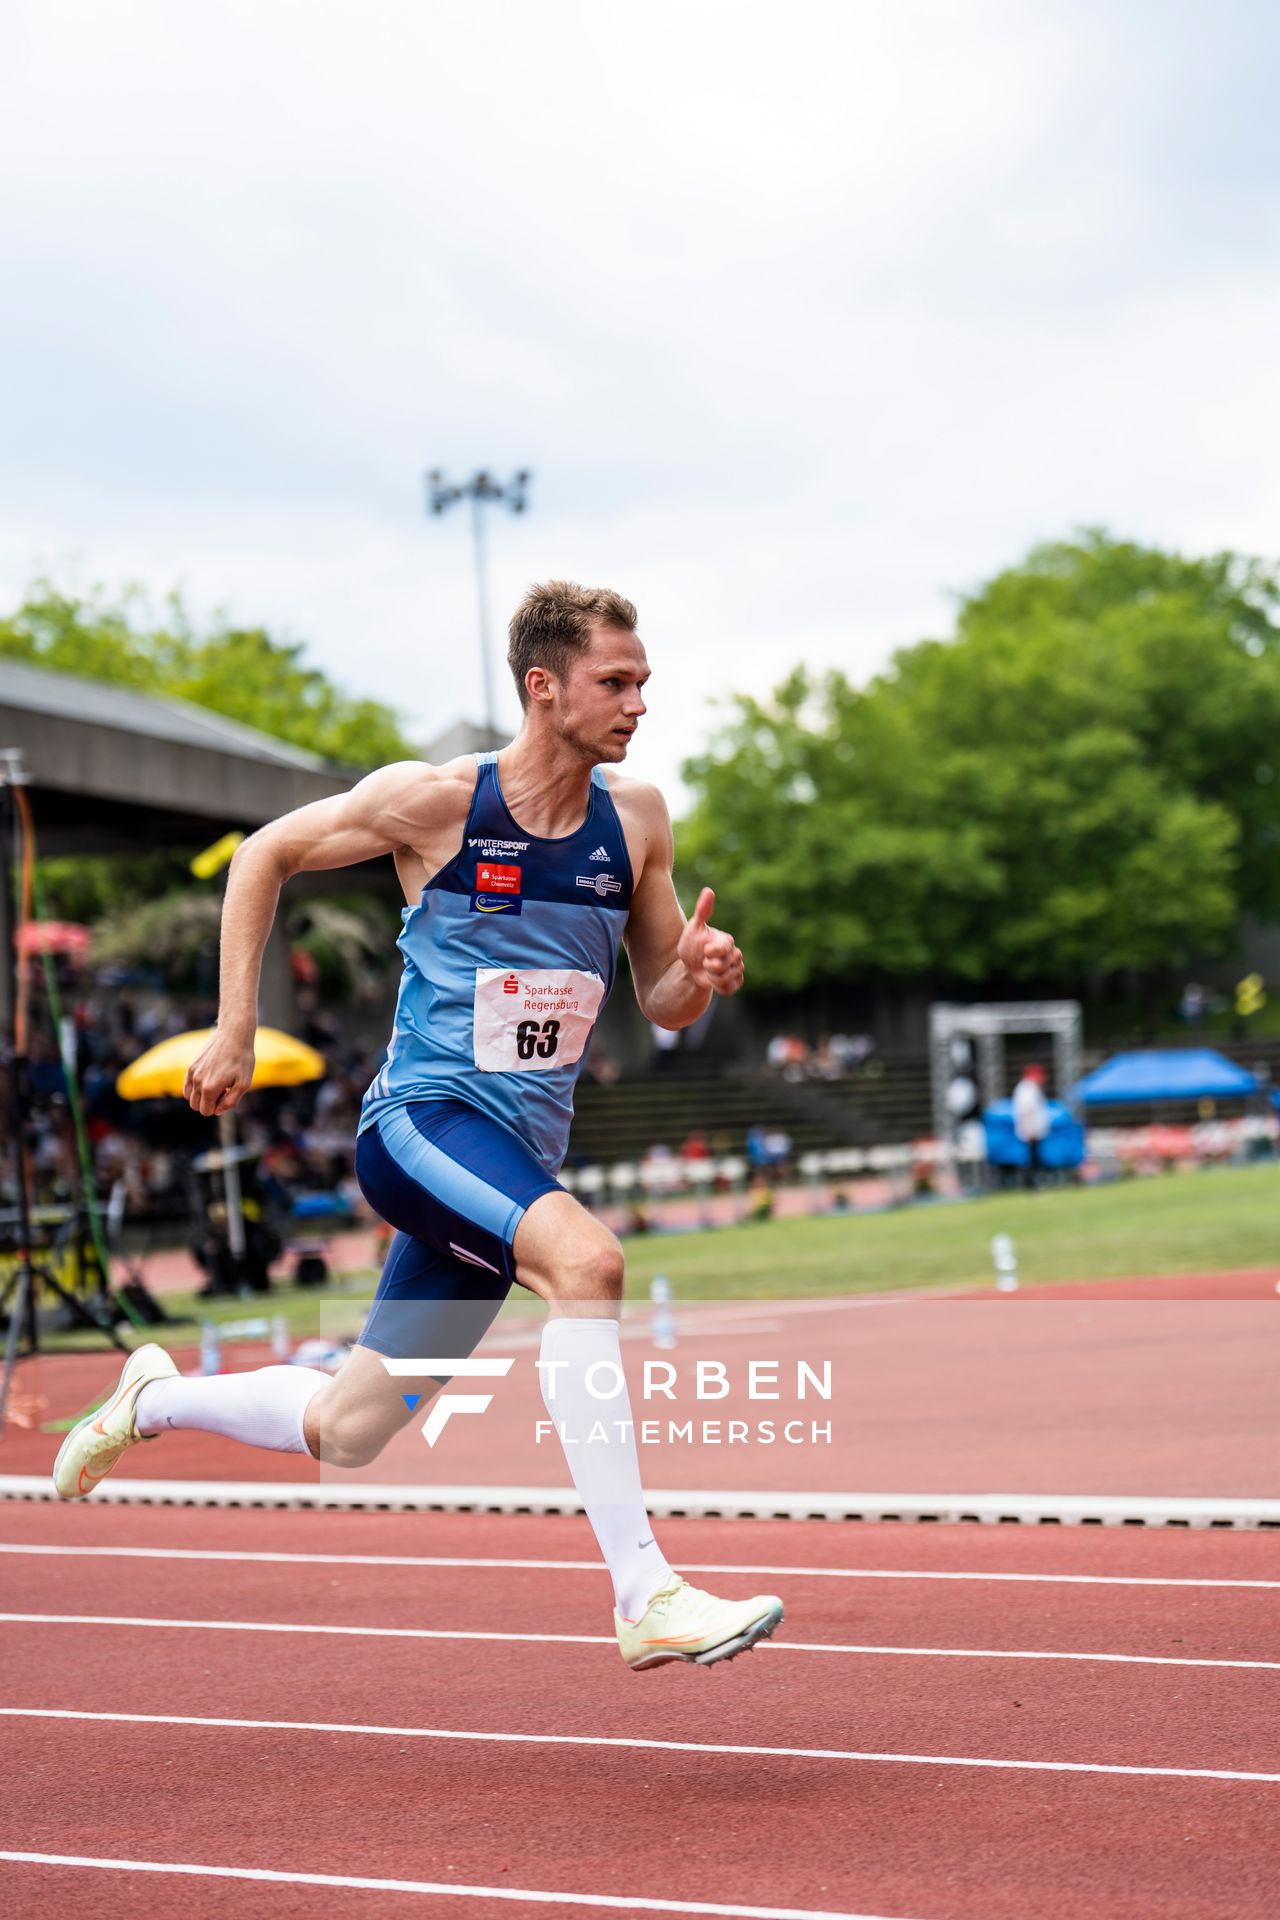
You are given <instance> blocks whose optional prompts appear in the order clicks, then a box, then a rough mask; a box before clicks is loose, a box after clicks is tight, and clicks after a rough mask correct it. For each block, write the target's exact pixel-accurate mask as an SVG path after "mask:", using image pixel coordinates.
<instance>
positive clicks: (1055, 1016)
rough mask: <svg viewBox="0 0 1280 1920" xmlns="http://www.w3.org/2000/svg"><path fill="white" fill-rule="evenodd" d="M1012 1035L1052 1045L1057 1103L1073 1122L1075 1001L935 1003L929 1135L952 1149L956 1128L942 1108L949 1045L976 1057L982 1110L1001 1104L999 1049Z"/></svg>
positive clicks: (1077, 1039) (1077, 1037)
mask: <svg viewBox="0 0 1280 1920" xmlns="http://www.w3.org/2000/svg"><path fill="white" fill-rule="evenodd" d="M1011 1033H1045V1034H1049V1035H1051V1036H1052V1039H1053V1077H1054V1083H1055V1086H1056V1088H1057V1094H1058V1098H1059V1099H1060V1100H1063V1101H1065V1102H1066V1104H1067V1106H1068V1107H1070V1109H1071V1111H1072V1113H1073V1114H1075V1116H1076V1118H1077V1119H1078V1118H1079V1105H1078V1102H1077V1100H1076V1091H1075V1090H1076V1087H1077V1085H1078V1083H1079V1080H1080V1050H1081V1038H1082V1025H1081V1018H1080V1002H1079V1001H1078V1000H989V1001H986V1002H984V1003H979V1004H978V1005H976V1006H971V1007H960V1006H952V1005H950V1004H949V1003H948V1002H946V1001H939V1002H938V1003H937V1004H936V1005H934V1006H932V1007H930V1009H929V1074H930V1081H931V1085H932V1089H933V1130H934V1133H935V1134H936V1135H937V1137H938V1139H939V1140H942V1141H945V1142H946V1144H947V1145H948V1146H951V1145H954V1143H955V1138H956V1127H957V1123H956V1120H955V1117H954V1115H953V1114H952V1113H951V1110H950V1108H949V1107H948V1104H947V1087H948V1084H949V1082H950V1079H951V1075H952V1070H953V1068H952V1060H951V1043H952V1041H953V1040H959V1039H963V1040H969V1041H972V1043H973V1046H974V1049H975V1051H976V1053H977V1056H978V1089H979V1092H980V1094H981V1097H982V1105H983V1106H984V1107H988V1106H990V1105H991V1103H992V1101H993V1100H1000V1099H1003V1098H1004V1092H1005V1088H1004V1043H1005V1037H1006V1035H1008V1034H1011Z"/></svg>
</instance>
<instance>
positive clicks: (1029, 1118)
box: [1013, 1066, 1050, 1187]
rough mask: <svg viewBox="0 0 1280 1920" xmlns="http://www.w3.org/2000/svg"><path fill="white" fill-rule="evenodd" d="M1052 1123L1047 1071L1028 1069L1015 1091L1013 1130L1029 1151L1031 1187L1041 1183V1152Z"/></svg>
mask: <svg viewBox="0 0 1280 1920" xmlns="http://www.w3.org/2000/svg"><path fill="white" fill-rule="evenodd" d="M1049 1122H1050V1114H1049V1102H1048V1101H1047V1100H1046V1098H1045V1092H1044V1068H1043V1067H1038V1066H1030V1067H1027V1068H1025V1069H1024V1070H1023V1075H1022V1078H1021V1080H1019V1082H1018V1084H1017V1086H1016V1087H1015V1088H1014V1090H1013V1130H1014V1132H1015V1134H1016V1135H1017V1136H1018V1138H1019V1140H1021V1142H1022V1144H1023V1146H1024V1147H1025V1148H1026V1149H1027V1167H1026V1174H1025V1181H1026V1185H1027V1186H1028V1187H1034V1186H1037V1185H1038V1184H1039V1177H1040V1166H1041V1161H1040V1152H1041V1147H1042V1144H1043V1142H1044V1138H1045V1135H1046V1134H1047V1133H1048V1131H1049Z"/></svg>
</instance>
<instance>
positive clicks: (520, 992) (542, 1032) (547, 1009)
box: [474, 967, 604, 1073]
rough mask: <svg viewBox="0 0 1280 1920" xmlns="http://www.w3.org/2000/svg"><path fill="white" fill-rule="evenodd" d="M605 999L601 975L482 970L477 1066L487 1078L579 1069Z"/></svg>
mask: <svg viewBox="0 0 1280 1920" xmlns="http://www.w3.org/2000/svg"><path fill="white" fill-rule="evenodd" d="M603 999H604V981H603V980H602V979H601V978H600V975H599V974H598V973H580V972H578V971H577V969H576V968H574V969H570V970H568V971H565V970H563V969H561V968H556V969H554V970H550V971H547V972H541V971H538V972H521V973H514V972H512V970H511V969H510V968H509V967H477V968H476V997H475V1021H474V1034H475V1041H474V1044H475V1061H476V1065H477V1066H478V1067H479V1069H480V1071H481V1072H482V1073H547V1072H549V1071H550V1069H551V1068H552V1067H571V1066H574V1065H575V1064H576V1063H577V1062H578V1061H579V1060H580V1059H581V1058H582V1050H583V1048H584V1047H585V1046H586V1044H587V1041H588V1040H589V1039H590V1038H591V1029H592V1027H593V1026H594V1025H595V1022H596V1015H597V1014H598V1013H599V1011H600V1003H601V1001H602V1000H603Z"/></svg>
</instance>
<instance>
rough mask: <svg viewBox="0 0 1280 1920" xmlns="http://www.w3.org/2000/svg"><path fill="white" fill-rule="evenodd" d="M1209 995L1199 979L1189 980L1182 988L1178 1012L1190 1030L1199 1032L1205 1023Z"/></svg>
mask: <svg viewBox="0 0 1280 1920" xmlns="http://www.w3.org/2000/svg"><path fill="white" fill-rule="evenodd" d="M1208 1006H1209V996H1208V994H1207V993H1206V992H1205V990H1204V988H1203V987H1202V986H1201V985H1200V982H1199V981H1198V980H1188V982H1187V984H1186V986H1185V987H1184V988H1183V989H1182V999H1181V1001H1180V1002H1179V1006H1178V1012H1179V1013H1180V1014H1181V1015H1182V1018H1183V1019H1184V1020H1185V1021H1186V1023H1187V1027H1188V1029H1189V1031H1190V1032H1192V1033H1198V1032H1199V1031H1200V1028H1201V1027H1202V1026H1203V1025H1204V1016H1205V1013H1206V1012H1207V1010H1208Z"/></svg>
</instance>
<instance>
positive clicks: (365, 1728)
mask: <svg viewBox="0 0 1280 1920" xmlns="http://www.w3.org/2000/svg"><path fill="white" fill-rule="evenodd" d="M0 1715H4V1716H5V1718H7V1719H11V1720H88V1721H92V1722H94V1723H95V1724H105V1723H110V1724H111V1725H127V1726H138V1727H234V1728H237V1729H241V1730H247V1731H250V1732H263V1733H352V1734H373V1735H386V1736H388V1737H390V1738H392V1739H395V1740H465V1741H471V1742H475V1743H478V1744H480V1745H485V1744H497V1745H515V1746H528V1747H621V1748H624V1749H626V1750H627V1751H628V1752H657V1753H732V1754H744V1755H747V1756H750V1757H751V1758H753V1759H761V1760H865V1761H870V1762H873V1763H880V1764H883V1765H894V1766H908V1767H983V1768H994V1769H997V1770H999V1771H1000V1772H1004V1773H1088V1774H1100V1773H1123V1774H1134V1775H1138V1776H1140V1777H1141V1778H1142V1779H1146V1780H1243V1781H1250V1782H1254V1783H1258V1782H1261V1783H1262V1784H1264V1785H1268V1786H1280V1773H1246V1772H1242V1771H1241V1770H1239V1769H1237V1768H1234V1767H1129V1766H1117V1765H1111V1764H1106V1763H1103V1762H1102V1761H1091V1760H989V1759H985V1758H983V1757H981V1756H976V1755H973V1754H956V1753H883V1752H878V1751H864V1750H863V1749H861V1748H857V1747H746V1746H736V1745H730V1744H728V1743H721V1742H718V1741H703V1740H640V1739H634V1738H623V1737H621V1736H618V1735H609V1734H600V1733H481V1732H479V1731H477V1730H476V1729H473V1728H470V1727H467V1728H463V1727H384V1726H381V1725H378V1724H369V1723H366V1722H363V1721H349V1720H239V1719H230V1718H224V1717H223V1716H221V1715H210V1714H185V1713H88V1712H82V1711H80V1710H78V1709H76V1708H73V1707H0Z"/></svg>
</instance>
